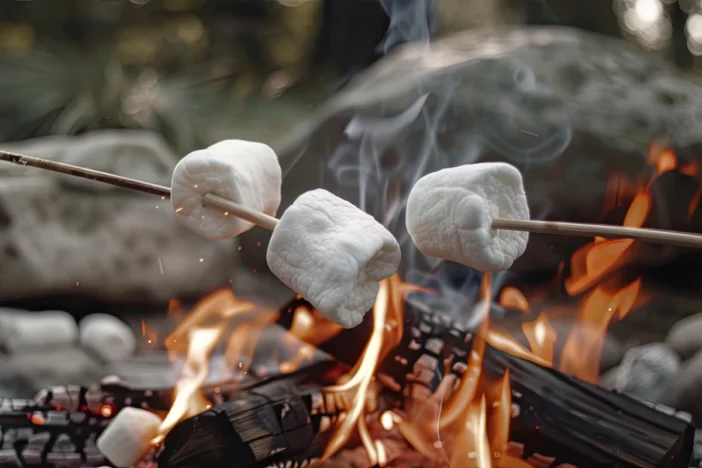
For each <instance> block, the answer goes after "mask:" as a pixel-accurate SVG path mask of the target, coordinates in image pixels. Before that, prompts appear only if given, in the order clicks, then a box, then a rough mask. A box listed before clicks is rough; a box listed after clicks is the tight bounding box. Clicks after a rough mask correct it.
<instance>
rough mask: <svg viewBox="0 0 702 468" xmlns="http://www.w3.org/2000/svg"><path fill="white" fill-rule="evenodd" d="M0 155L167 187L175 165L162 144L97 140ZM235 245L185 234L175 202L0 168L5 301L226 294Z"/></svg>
mask: <svg viewBox="0 0 702 468" xmlns="http://www.w3.org/2000/svg"><path fill="white" fill-rule="evenodd" d="M0 148H1V149H4V150H8V151H15V152H19V153H23V154H28V155H31V156H36V157H41V158H48V159H52V160H56V161H62V162H66V163H70V164H77V165H80V166H84V167H89V168H92V169H98V170H102V171H107V172H112V173H115V174H119V175H122V176H126V177H132V178H137V179H141V180H145V181H148V182H152V183H157V184H163V185H166V186H168V185H170V179H171V174H172V171H173V168H174V167H175V164H176V163H177V162H178V158H177V156H176V155H175V154H173V152H172V151H171V149H170V148H169V147H168V146H167V145H166V144H165V143H164V142H163V141H162V140H161V138H160V137H158V136H157V135H155V134H153V133H150V132H143V131H118V130H115V131H101V132H95V133H88V134H85V135H83V136H79V137H63V136H60V137H58V136H57V137H47V138H40V139H36V140H30V141H24V142H18V143H12V144H10V143H0ZM237 261H238V256H237V250H236V245H235V241H234V240H230V241H223V242H209V241H207V240H205V239H202V238H200V237H199V236H197V235H196V234H194V233H192V232H190V231H189V230H188V229H186V228H185V227H183V226H181V225H180V224H179V222H178V220H177V219H176V216H175V214H174V212H173V209H172V208H171V204H170V201H169V200H162V199H160V198H159V197H155V196H152V195H144V194H140V193H134V192H129V191H127V190H124V189H120V188H116V187H112V186H109V185H104V184H99V183H96V182H93V181H88V180H83V179H77V178H73V177H70V176H65V175H61V174H56V173H52V172H48V171H43V170H40V169H35V168H31V167H22V166H16V165H12V164H7V163H1V164H0V300H7V299H14V298H28V297H36V296H46V295H56V294H61V295H65V294H70V295H81V296H84V295H88V296H95V297H97V298H100V299H106V300H125V301H137V302H162V301H165V300H168V299H169V298H172V297H199V296H201V295H203V294H206V293H208V292H210V291H211V290H212V289H213V288H216V287H218V286H222V285H226V284H227V279H228V278H231V277H232V272H233V271H234V269H235V267H236V264H237Z"/></svg>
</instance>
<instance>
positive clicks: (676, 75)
mask: <svg viewBox="0 0 702 468" xmlns="http://www.w3.org/2000/svg"><path fill="white" fill-rule="evenodd" d="M701 134H702V87H701V86H700V83H699V82H697V81H696V80H694V79H692V78H690V77H687V76H684V75H683V74H682V73H680V72H678V71H677V70H676V69H674V68H673V67H672V66H671V65H669V64H667V63H666V62H665V61H663V60H662V59H660V58H659V57H656V56H653V55H650V54H647V53H645V52H642V51H640V50H638V49H637V48H635V47H634V46H633V45H631V44H629V43H627V42H625V41H623V40H621V39H614V38H609V37H604V36H599V35H595V34H591V33H586V32H583V31H580V30H576V29H569V28H556V27H538V28H531V29H529V28H526V29H524V28H504V29H493V30H488V31H485V30H480V31H469V32H465V33H461V34H459V35H456V36H452V37H448V38H446V39H442V40H439V41H436V42H434V43H432V44H431V45H430V46H429V47H426V46H406V47H401V48H398V49H396V50H395V51H393V52H392V53H391V54H390V55H389V56H387V57H386V58H384V59H382V60H381V61H379V62H378V63H377V64H375V65H374V66H373V67H371V68H370V69H368V70H367V71H366V72H365V73H364V74H363V75H361V76H359V77H358V78H357V79H355V80H354V81H353V82H352V83H351V84H350V85H349V86H348V87H347V88H346V89H344V90H343V91H341V92H340V93H339V94H337V95H336V96H335V97H334V98H333V99H332V100H330V101H329V102H328V103H327V104H326V105H325V106H324V107H323V108H321V109H320V110H319V111H318V113H317V114H316V116H315V117H314V118H312V119H311V120H309V121H307V122H304V123H303V124H301V125H300V126H299V127H298V128H297V130H296V131H295V132H293V133H292V134H291V135H290V136H289V138H288V139H287V140H285V141H284V142H283V144H282V145H280V146H279V148H278V151H279V155H280V158H281V163H282V165H283V167H284V171H285V174H286V177H285V180H284V187H283V192H284V193H283V204H282V206H281V211H282V210H283V209H285V208H286V207H287V206H289V205H290V204H291V203H292V202H293V201H294V200H295V198H296V197H297V196H299V195H300V194H301V193H303V192H304V191H307V190H310V189H313V188H317V187H323V188H326V189H328V190H330V191H332V192H334V193H336V194H338V195H340V196H342V197H344V198H347V199H349V200H351V201H352V202H354V203H356V204H357V205H358V206H360V207H362V208H363V209H364V210H366V211H367V212H369V213H371V214H373V215H374V216H376V218H377V219H378V220H380V221H382V222H384V223H385V224H386V225H387V226H388V227H389V228H390V229H391V230H392V231H393V232H394V233H395V234H396V235H397V237H398V239H399V240H400V242H401V243H402V246H403V259H404V261H403V263H404V267H405V268H408V267H409V268H417V269H420V270H422V271H426V270H427V269H429V268H431V267H432V266H433V262H432V261H431V260H430V259H427V258H424V257H423V256H421V255H420V254H418V253H417V252H416V251H415V250H414V249H413V248H412V246H411V242H410V240H409V238H408V236H407V233H406V230H405V228H404V219H403V208H404V201H405V199H406V197H407V195H408V193H409V189H410V187H411V186H412V185H413V183H414V182H415V181H416V180H417V179H418V178H419V177H421V176H422V175H424V174H426V173H428V172H432V171H435V170H438V169H441V168H445V167H450V166H455V165H460V164H465V163H472V162H477V161H488V160H491V161H495V160H501V161H507V162H510V163H513V164H515V165H516V166H518V167H519V168H520V169H521V170H522V171H523V174H524V180H525V185H526V189H527V195H528V197H529V199H530V203H531V207H530V208H531V210H532V217H533V218H549V219H560V220H571V221H601V220H602V218H601V215H602V207H603V204H604V199H605V191H606V186H607V179H608V175H610V174H611V173H613V172H615V171H616V172H619V173H622V174H625V175H628V176H632V177H637V176H643V173H644V172H645V171H647V170H648V167H647V151H648V148H649V144H650V142H651V141H652V139H655V138H662V139H667V140H668V141H670V142H671V144H673V145H675V147H676V148H677V149H679V150H681V151H679V156H680V157H681V158H683V159H684V158H685V157H686V152H685V150H687V149H689V148H690V147H691V146H693V145H696V144H697V143H699V142H700V140H701V139H700V135H701ZM671 176H672V175H671ZM682 177H685V176H682ZM690 179H691V180H689V181H686V182H689V183H691V184H695V187H696V186H697V185H696V184H697V181H696V180H692V178H690ZM680 192H681V195H680V196H681V197H684V196H687V195H686V194H687V190H681V191H680ZM692 193H694V190H693V191H692ZM692 193H691V194H690V196H692ZM675 196H678V195H675ZM666 203H668V201H666ZM671 205H672V206H677V205H679V206H687V203H686V202H684V201H683V202H679V203H676V202H675V201H672V202H671ZM620 214H623V213H620ZM652 216H653V215H652ZM656 216H658V217H659V218H660V219H657V220H656V221H657V222H658V225H659V227H668V226H670V223H669V222H668V221H669V220H667V219H666V216H667V213H666V212H663V214H661V213H658V214H656ZM609 221H611V222H621V219H614V220H609ZM245 237H246V236H245ZM255 240H256V241H258V240H260V235H259V236H257V237H256V239H255ZM245 242H248V240H246V239H245ZM582 242H583V240H579V239H568V238H557V237H553V236H533V237H532V241H530V245H529V249H528V250H527V254H526V255H525V256H524V257H523V258H522V260H521V261H520V262H517V264H516V265H515V268H514V270H515V271H519V270H520V269H524V268H528V269H544V270H549V271H553V270H554V269H555V268H556V266H557V265H558V263H559V262H560V261H562V260H563V259H564V258H567V257H568V256H569V255H570V253H571V252H572V251H573V249H574V248H575V247H576V246H577V245H579V244H581V243H582ZM246 252H247V249H245V256H246ZM248 252H250V253H251V256H250V257H248V258H247V259H246V261H247V262H250V263H251V265H253V266H255V267H257V268H259V269H261V268H264V265H265V259H264V257H263V256H262V255H255V253H256V252H255V250H252V249H248Z"/></svg>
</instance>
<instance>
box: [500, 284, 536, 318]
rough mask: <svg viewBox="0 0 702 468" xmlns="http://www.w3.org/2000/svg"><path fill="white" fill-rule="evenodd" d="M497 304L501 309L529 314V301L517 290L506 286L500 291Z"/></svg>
mask: <svg viewBox="0 0 702 468" xmlns="http://www.w3.org/2000/svg"><path fill="white" fill-rule="evenodd" d="M499 302H500V305H502V306H503V307H510V308H512V309H518V310H521V311H522V312H529V301H527V298H526V297H525V296H524V294H522V292H521V291H520V290H519V289H517V288H514V287H512V286H507V287H505V288H504V289H503V290H502V294H501V295H500V300H499Z"/></svg>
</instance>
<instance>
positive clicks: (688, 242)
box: [492, 219, 702, 249]
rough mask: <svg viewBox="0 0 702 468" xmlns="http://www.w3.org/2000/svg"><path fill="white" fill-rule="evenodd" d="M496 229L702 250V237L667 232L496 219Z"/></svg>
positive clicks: (596, 225) (606, 225) (604, 225)
mask: <svg viewBox="0 0 702 468" xmlns="http://www.w3.org/2000/svg"><path fill="white" fill-rule="evenodd" d="M492 228H493V229H507V230H510V231H527V232H531V233H534V234H553V235H564V236H578V237H595V236H599V237H604V238H607V239H634V240H638V241H642V242H647V243H651V244H664V245H674V246H678V247H691V248H697V249H699V248H702V235H699V234H689V233H686V232H677V231H667V230H664V229H648V228H633V227H624V226H612V225H609V224H586V223H565V222H559V221H534V220H521V219H493V220H492Z"/></svg>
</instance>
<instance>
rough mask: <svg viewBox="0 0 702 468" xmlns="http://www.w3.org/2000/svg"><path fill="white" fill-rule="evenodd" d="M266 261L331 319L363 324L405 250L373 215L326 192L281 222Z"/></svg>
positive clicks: (310, 196)
mask: <svg viewBox="0 0 702 468" xmlns="http://www.w3.org/2000/svg"><path fill="white" fill-rule="evenodd" d="M266 259H267V261H268V266H269V267H270V269H271V271H272V272H273V273H274V274H275V275H276V276H277V277H278V278H280V280H281V281H282V282H283V283H284V284H285V285H286V286H288V287H289V288H291V289H293V290H294V291H296V292H298V293H300V294H301V295H302V296H303V297H304V298H305V299H307V300H308V301H309V302H310V303H311V304H312V305H313V306H314V307H315V308H317V310H319V311H320V312H321V313H322V314H324V316H325V317H327V318H328V319H329V320H331V321H333V322H335V323H337V324H339V325H341V326H342V327H345V328H353V327H355V326H356V325H358V324H360V323H361V321H363V316H364V315H365V313H366V312H367V311H368V310H370V309H371V308H372V307H373V303H374V301H375V298H376V296H377V294H378V289H379V284H378V282H379V281H380V280H382V279H385V278H388V277H390V276H392V275H393V274H394V273H395V271H397V266H398V264H399V263H400V247H399V245H398V243H397V241H396V240H395V238H394V237H393V236H392V234H390V232H389V231H388V230H387V229H385V228H384V227H383V226H382V225H381V224H380V223H378V222H377V221H376V220H375V219H373V217H372V216H370V215H368V214H366V213H364V212H363V211H361V210H359V209H358V208H356V207H355V206H354V205H352V204H351V203H349V202H347V201H346V200H342V199H341V198H339V197H336V196H334V195H332V194H331V193H329V192H327V191H326V190H321V189H318V190H312V191H311V192H307V193H305V194H303V195H301V196H300V197H299V198H298V199H297V200H295V203H293V205H292V206H291V207H290V208H288V209H287V210H286V211H285V213H283V216H282V217H281V218H280V222H279V223H278V226H277V227H276V228H275V230H274V231H273V235H272V236H271V240H270V243H269V245H268V252H267V256H266Z"/></svg>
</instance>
